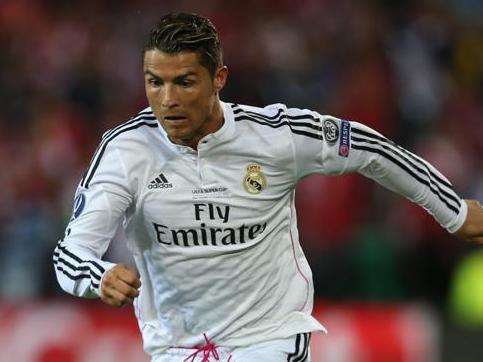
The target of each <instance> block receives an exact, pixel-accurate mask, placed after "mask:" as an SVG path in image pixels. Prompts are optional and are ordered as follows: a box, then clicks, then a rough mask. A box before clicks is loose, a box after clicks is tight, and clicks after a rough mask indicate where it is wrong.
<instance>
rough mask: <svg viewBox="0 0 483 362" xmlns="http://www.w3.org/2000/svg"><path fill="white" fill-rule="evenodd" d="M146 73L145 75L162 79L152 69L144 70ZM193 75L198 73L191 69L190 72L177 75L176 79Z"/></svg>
mask: <svg viewBox="0 0 483 362" xmlns="http://www.w3.org/2000/svg"><path fill="white" fill-rule="evenodd" d="M144 74H145V75H150V76H151V77H153V78H156V79H161V77H159V76H157V75H156V74H154V73H153V72H151V71H150V70H145V71H144ZM191 75H193V76H197V75H198V73H196V72H193V71H189V72H186V73H183V74H180V75H178V76H176V77H175V79H181V78H185V77H189V76H191Z"/></svg>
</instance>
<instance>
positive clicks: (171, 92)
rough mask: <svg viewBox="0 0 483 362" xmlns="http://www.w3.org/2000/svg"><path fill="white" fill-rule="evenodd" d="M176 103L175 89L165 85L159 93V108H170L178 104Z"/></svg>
mask: <svg viewBox="0 0 483 362" xmlns="http://www.w3.org/2000/svg"><path fill="white" fill-rule="evenodd" d="M177 102H178V101H177V95H176V88H175V87H173V86H172V85H170V84H166V85H165V86H164V89H163V91H162V92H161V106H163V107H165V108H172V107H174V106H176V105H177V104H178V103H177Z"/></svg>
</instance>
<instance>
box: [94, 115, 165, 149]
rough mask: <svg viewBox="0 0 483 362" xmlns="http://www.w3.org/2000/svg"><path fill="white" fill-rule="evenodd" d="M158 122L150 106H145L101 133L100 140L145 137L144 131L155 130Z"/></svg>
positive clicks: (125, 139) (115, 141)
mask: <svg viewBox="0 0 483 362" xmlns="http://www.w3.org/2000/svg"><path fill="white" fill-rule="evenodd" d="M158 127H159V123H158V121H157V119H156V116H155V115H154V113H153V111H152V110H151V107H147V108H145V109H143V110H141V111H140V112H138V113H137V114H136V115H134V116H132V117H130V118H129V119H128V120H127V121H124V122H122V123H120V124H119V125H117V126H114V127H112V128H110V129H108V130H107V131H106V132H104V134H103V135H102V142H103V143H106V142H109V143H118V142H124V141H129V140H136V139H140V138H145V135H146V133H152V132H156V131H157V129H158Z"/></svg>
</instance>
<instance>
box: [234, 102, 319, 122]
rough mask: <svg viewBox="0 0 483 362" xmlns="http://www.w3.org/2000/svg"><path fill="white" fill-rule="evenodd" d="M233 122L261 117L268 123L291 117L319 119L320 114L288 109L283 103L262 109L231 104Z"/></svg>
mask: <svg viewBox="0 0 483 362" xmlns="http://www.w3.org/2000/svg"><path fill="white" fill-rule="evenodd" d="M231 106H232V108H233V114H234V116H235V120H243V119H245V120H247V119H249V118H250V117H257V116H259V117H263V118H265V119H266V120H269V121H279V120H281V119H287V118H288V120H290V119H291V118H293V117H305V118H310V119H312V118H319V117H320V114H319V113H317V112H316V111H313V110H311V109H307V108H297V107H289V106H287V105H286V104H284V103H272V104H268V105H266V106H263V107H259V106H253V105H247V104H237V103H232V104H231Z"/></svg>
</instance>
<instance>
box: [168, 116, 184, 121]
mask: <svg viewBox="0 0 483 362" xmlns="http://www.w3.org/2000/svg"><path fill="white" fill-rule="evenodd" d="M164 119H165V120H168V121H181V120H185V119H186V117H185V116H181V115H172V116H164Z"/></svg>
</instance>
